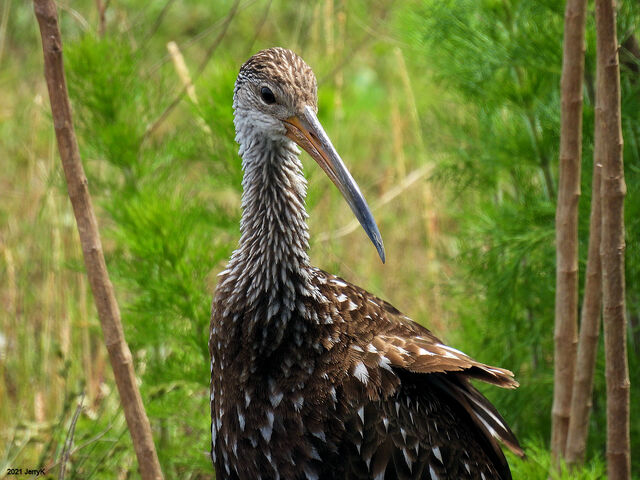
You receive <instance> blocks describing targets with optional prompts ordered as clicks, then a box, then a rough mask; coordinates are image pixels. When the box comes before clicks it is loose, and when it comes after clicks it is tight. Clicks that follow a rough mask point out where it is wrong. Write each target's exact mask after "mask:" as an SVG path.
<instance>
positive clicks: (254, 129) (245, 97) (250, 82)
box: [233, 48, 385, 263]
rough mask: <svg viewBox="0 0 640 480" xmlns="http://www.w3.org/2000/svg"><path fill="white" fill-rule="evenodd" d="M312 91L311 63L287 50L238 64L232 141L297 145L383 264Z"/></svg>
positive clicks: (376, 237) (378, 242) (371, 224)
mask: <svg viewBox="0 0 640 480" xmlns="http://www.w3.org/2000/svg"><path fill="white" fill-rule="evenodd" d="M317 89H318V87H317V81H316V77H315V75H314V74H313V71H312V70H311V67H309V65H307V64H306V63H305V61H304V60H302V58H300V57H299V56H298V55H296V54H295V53H294V52H292V51H291V50H287V49H284V48H269V49H266V50H262V51H260V52H258V53H256V54H255V55H254V56H253V57H251V58H250V59H249V60H247V62H245V64H244V65H242V67H241V68H240V73H239V74H238V78H237V80H236V86H235V91H234V96H233V108H234V112H235V113H234V115H235V117H234V118H235V120H234V122H235V126H236V134H237V135H236V139H237V140H238V141H239V142H240V143H241V145H243V144H245V143H247V144H249V143H253V142H254V141H255V139H256V137H259V138H262V139H268V140H271V141H272V142H274V143H282V142H290V141H294V142H295V143H297V144H298V145H299V146H300V147H302V148H303V149H304V150H305V151H306V152H307V153H308V154H309V155H311V157H312V158H313V159H314V160H315V161H316V162H317V163H318V165H320V167H322V169H323V170H324V171H325V173H326V174H327V175H328V176H329V178H330V179H331V181H333V183H334V184H335V185H336V186H337V187H338V189H339V190H340V192H341V193H342V195H343V196H344V198H345V200H346V201H347V203H348V204H349V206H350V207H351V210H352V211H353V213H354V214H355V215H356V217H357V218H358V221H359V222H360V224H361V225H362V227H363V228H364V230H365V232H366V233H367V235H368V236H369V238H370V239H371V241H372V242H373V244H374V246H375V247H376V249H377V250H378V254H379V255H380V259H381V260H382V262H383V263H384V261H385V253H384V245H383V243H382V237H381V235H380V231H379V230H378V226H377V225H376V222H375V220H374V218H373V215H372V213H371V210H370V208H369V206H368V205H367V202H366V200H365V199H364V197H363V195H362V193H361V192H360V189H359V188H358V185H357V184H356V182H355V180H354V179H353V177H352V176H351V174H350V173H349V171H348V170H347V167H346V166H345V165H344V162H343V161H342V159H341V158H340V155H338V152H337V151H336V149H335V148H334V146H333V144H332V143H331V140H330V139H329V136H328V135H327V134H326V133H325V131H324V129H323V128H322V125H321V124H320V122H319V121H318V117H317V116H316V113H317V111H318V94H317ZM258 143H262V142H258Z"/></svg>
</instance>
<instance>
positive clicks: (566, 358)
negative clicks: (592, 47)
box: [551, 0, 586, 465]
mask: <svg viewBox="0 0 640 480" xmlns="http://www.w3.org/2000/svg"><path fill="white" fill-rule="evenodd" d="M585 11H586V0H569V1H567V6H566V10H565V33H564V45H563V56H562V58H563V61H562V81H561V89H562V110H561V117H562V118H561V127H560V164H559V175H558V204H557V208H556V252H557V253H556V304H555V332H554V339H555V354H554V382H553V408H552V424H551V454H552V457H553V458H554V463H555V464H556V465H557V462H558V461H559V460H560V459H561V458H563V457H564V453H565V447H566V443H567V431H568V428H569V412H570V408H571V393H572V386H573V376H574V372H575V364H576V352H577V346H578V201H579V200H580V161H581V156H582V78H583V74H584V49H585V46H584V25H585Z"/></svg>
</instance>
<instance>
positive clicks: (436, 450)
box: [431, 447, 444, 465]
mask: <svg viewBox="0 0 640 480" xmlns="http://www.w3.org/2000/svg"><path fill="white" fill-rule="evenodd" d="M431 451H432V452H433V454H434V455H435V457H436V458H437V459H438V460H439V461H440V463H442V464H443V465H444V462H443V461H442V454H441V453H440V447H433V448H432V449H431Z"/></svg>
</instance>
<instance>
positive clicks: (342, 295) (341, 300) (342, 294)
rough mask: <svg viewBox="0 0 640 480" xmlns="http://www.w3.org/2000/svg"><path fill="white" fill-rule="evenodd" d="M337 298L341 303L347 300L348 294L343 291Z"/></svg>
mask: <svg viewBox="0 0 640 480" xmlns="http://www.w3.org/2000/svg"><path fill="white" fill-rule="evenodd" d="M336 300H337V301H339V302H340V303H342V302H345V301H346V300H347V296H346V295H345V294H344V293H341V294H340V295H338V296H337V297H336Z"/></svg>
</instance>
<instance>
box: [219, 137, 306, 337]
mask: <svg viewBox="0 0 640 480" xmlns="http://www.w3.org/2000/svg"><path fill="white" fill-rule="evenodd" d="M240 136H241V131H240V132H239V134H238V137H240ZM243 140H244V141H243V143H241V146H240V155H241V156H242V159H243V161H242V164H243V168H244V178H243V182H242V185H243V195H242V220H241V224H240V229H241V232H242V236H241V238H240V244H239V247H238V249H237V250H236V251H235V252H234V253H233V255H232V257H231V260H230V262H229V265H228V267H227V270H226V271H225V272H223V277H224V279H223V281H222V282H221V284H220V286H219V293H220V298H224V299H225V300H224V301H225V303H226V304H227V305H226V306H227V308H228V309H230V310H234V308H235V307H236V306H237V305H239V304H241V305H242V306H243V307H244V308H245V309H246V308H252V307H253V306H256V305H257V304H258V303H261V304H265V306H267V311H266V312H262V311H261V312H260V317H259V318H258V317H257V318H256V319H255V321H256V323H259V324H261V325H262V326H265V327H266V326H267V324H269V323H270V322H271V321H272V320H273V319H274V317H277V319H278V320H279V321H278V322H277V326H275V328H282V327H283V323H286V322H287V321H288V319H289V318H290V317H291V314H292V312H293V311H294V310H295V309H296V307H297V304H298V303H299V302H298V301H299V299H300V298H301V297H303V296H306V295H308V294H309V290H310V289H309V275H310V273H309V268H310V267H309V256H308V254H307V250H308V248H309V233H308V227H307V223H306V219H307V213H306V210H305V207H304V201H305V196H306V181H305V179H304V177H303V175H302V165H301V163H300V160H299V158H298V150H297V148H296V147H295V146H294V145H293V144H292V143H291V142H290V141H288V140H287V139H283V141H280V142H277V141H273V140H271V139H269V138H264V137H263V138H260V137H248V138H247V137H243ZM265 314H266V315H265ZM251 327H252V326H251V325H249V328H251Z"/></svg>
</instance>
